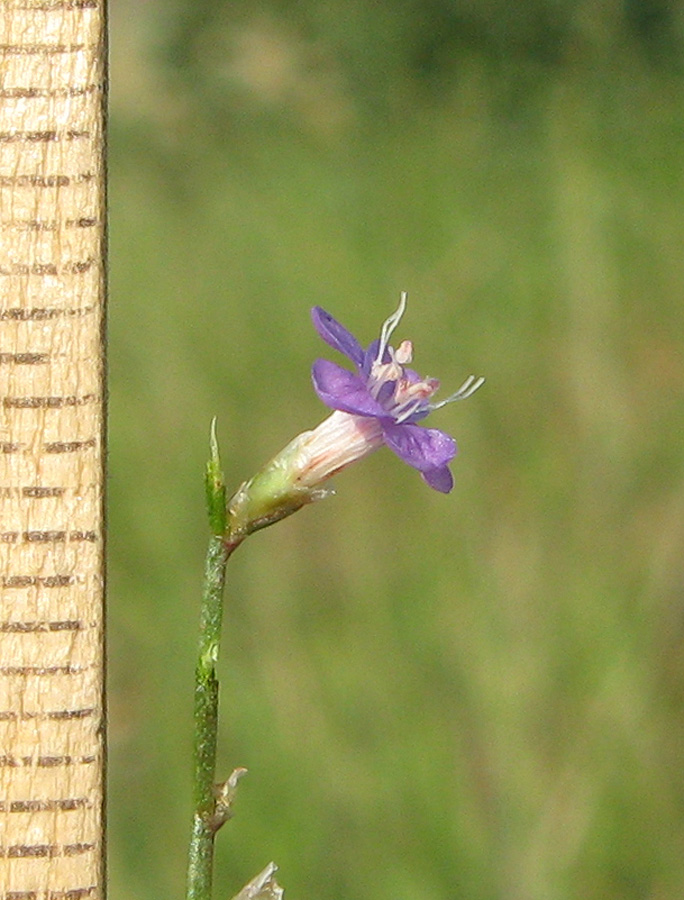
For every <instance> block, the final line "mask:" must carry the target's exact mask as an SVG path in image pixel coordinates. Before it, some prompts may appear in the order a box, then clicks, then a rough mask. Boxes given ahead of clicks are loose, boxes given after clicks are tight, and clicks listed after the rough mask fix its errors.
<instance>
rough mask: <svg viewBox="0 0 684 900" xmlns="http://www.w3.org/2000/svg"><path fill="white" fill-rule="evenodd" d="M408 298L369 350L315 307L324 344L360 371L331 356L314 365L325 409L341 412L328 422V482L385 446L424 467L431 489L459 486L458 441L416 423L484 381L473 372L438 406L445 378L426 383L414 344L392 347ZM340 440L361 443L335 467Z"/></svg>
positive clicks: (446, 490) (323, 469)
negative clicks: (454, 464) (455, 473)
mask: <svg viewBox="0 0 684 900" xmlns="http://www.w3.org/2000/svg"><path fill="white" fill-rule="evenodd" d="M406 297H407V295H406V293H402V295H401V302H400V303H399V308H398V309H397V310H396V312H395V313H394V314H393V315H391V316H390V317H389V319H387V321H386V322H385V323H384V325H383V326H382V330H381V332H380V339H379V340H376V341H373V342H372V343H371V345H370V346H369V347H368V349H367V350H364V349H363V347H362V346H361V344H359V342H358V341H357V340H356V338H355V337H354V336H353V335H352V334H350V332H348V331H347V329H346V328H344V326H342V325H340V323H339V322H337V321H336V320H335V319H334V318H333V317H332V316H331V315H330V314H329V313H327V312H326V311H325V310H324V309H321V307H320V306H316V307H314V308H313V309H312V310H311V317H312V319H313V323H314V326H315V328H316V330H317V331H318V333H319V334H320V336H321V337H322V338H323V340H324V341H326V342H327V343H328V344H330V346H331V347H333V348H334V349H335V350H339V352H340V353H343V354H344V355H345V356H346V357H347V358H348V359H349V360H350V361H351V362H352V363H353V364H354V366H355V367H356V372H350V371H349V370H347V369H343V368H342V367H341V366H338V365H337V364H336V363H333V362H330V361H328V360H326V359H318V360H316V362H315V363H314V365H313V369H312V378H313V384H314V388H315V389H316V393H317V394H318V396H319V397H320V399H321V400H322V401H323V403H325V404H326V406H329V407H330V408H331V409H333V410H336V412H335V413H333V415H332V416H331V417H330V419H328V420H326V422H329V423H330V425H327V426H326V436H325V437H326V453H325V454H324V455H325V460H322V459H321V458H320V457H319V463H320V464H319V465H318V466H317V467H316V466H315V468H316V473H317V475H320V474H321V473H322V472H325V476H324V477H329V475H331V474H334V472H335V471H339V470H340V469H341V468H343V467H344V466H346V465H348V464H349V462H352V461H353V460H354V459H358V458H360V457H361V456H365V455H367V454H368V453H370V452H372V451H373V450H376V449H377V448H378V447H380V446H382V444H385V445H386V446H387V447H389V449H390V450H392V452H393V453H395V454H396V455H397V456H398V457H399V458H400V459H402V460H403V461H404V462H405V463H408V464H409V465H410V466H413V468H414V469H418V471H419V472H420V473H421V475H422V477H423V479H424V480H425V481H426V482H427V484H429V485H430V487H432V488H434V489H435V490H437V491H441V492H442V493H445V494H447V493H449V491H450V490H451V489H452V487H453V484H454V480H453V477H452V475H451V471H450V470H449V463H450V462H451V460H452V459H453V458H454V456H455V455H456V442H455V441H454V439H453V438H452V437H451V436H450V435H448V434H446V433H445V432H444V431H440V430H439V429H437V428H424V427H423V426H422V425H419V424H417V423H418V422H420V421H421V420H422V419H424V418H425V417H426V416H427V415H429V413H430V412H432V411H433V410H435V409H439V408H440V407H442V406H445V405H446V404H447V403H451V402H452V401H454V400H463V399H465V398H466V397H470V396H471V394H473V393H474V392H475V391H476V390H477V389H478V388H479V387H480V385H482V384H483V382H484V378H475V377H474V376H473V375H471V376H470V377H469V378H468V379H467V380H466V381H465V382H464V383H463V385H461V387H460V388H459V390H458V391H456V393H455V394H452V395H451V396H450V397H448V398H447V399H446V400H442V401H441V402H439V403H433V402H432V397H433V395H434V394H435V392H436V391H437V389H438V388H439V381H437V379H435V378H421V377H420V375H418V373H417V372H415V371H414V370H413V369H410V368H408V363H410V362H411V359H412V356H413V346H412V344H411V342H410V341H403V342H402V343H401V344H400V345H399V346H398V347H397V348H396V350H395V349H394V348H393V347H391V346H390V344H389V339H390V337H391V335H392V332H393V331H394V329H395V328H396V327H397V325H398V324H399V321H400V319H401V317H402V315H403V314H404V310H405V309H406ZM323 424H324V425H325V424H326V423H323ZM320 427H322V426H319V428H320ZM317 431H318V430H317ZM312 434H314V433H312ZM341 438H344V439H349V438H352V442H351V444H353V445H354V446H353V448H352V446H351V444H350V445H349V452H348V453H347V455H346V456H345V458H344V462H343V464H342V465H339V466H335V467H332V466H331V465H330V463H331V460H332V455H333V454H332V450H333V449H334V445H337V446H338V447H339V446H340V439H341ZM349 456H352V457H353V458H351V459H350V458H349ZM326 466H327V468H326ZM331 469H332V470H331ZM307 480H308V479H307Z"/></svg>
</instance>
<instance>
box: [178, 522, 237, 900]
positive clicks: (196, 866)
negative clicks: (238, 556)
mask: <svg viewBox="0 0 684 900" xmlns="http://www.w3.org/2000/svg"><path fill="white" fill-rule="evenodd" d="M235 547H236V545H235V544H231V543H228V542H226V541H225V539H224V538H223V536H221V535H216V534H214V535H212V537H211V538H210V540H209V547H208V550H207V560H206V565H205V571H204V591H203V596H202V611H201V617H200V640H199V653H198V658H197V667H196V669H195V710H194V725H195V729H194V730H195V737H194V753H193V756H194V815H193V823H192V834H191V838H190V850H189V860H188V890H187V900H211V884H212V874H213V860H214V837H215V835H216V831H217V823H216V819H215V815H214V814H215V809H216V796H215V780H216V775H215V772H216V744H217V734H218V695H219V685H218V679H217V678H216V661H217V660H218V654H219V643H220V639H221V621H222V619H223V588H224V584H225V579H226V563H227V562H228V559H229V557H230V555H231V553H232V552H233V550H234V549H235Z"/></svg>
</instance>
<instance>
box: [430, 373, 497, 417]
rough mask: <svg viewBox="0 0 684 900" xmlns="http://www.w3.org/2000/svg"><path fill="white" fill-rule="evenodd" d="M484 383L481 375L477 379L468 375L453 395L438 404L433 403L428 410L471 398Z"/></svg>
mask: <svg viewBox="0 0 684 900" xmlns="http://www.w3.org/2000/svg"><path fill="white" fill-rule="evenodd" d="M484 383H485V379H484V378H483V377H482V376H481V375H480V377H479V378H476V377H475V376H474V375H469V376H468V377H467V378H466V380H465V381H464V382H463V384H462V385H461V386H460V388H459V389H458V390H457V391H456V393H455V394H452V395H451V396H450V397H447V398H446V400H442V401H441V402H440V403H433V404H432V405H431V407H430V408H431V409H441V408H442V407H443V406H446V405H447V403H452V402H453V401H454V400H467V399H468V397H472V396H473V394H474V393H475V391H476V390H478V389H479V388H481V387H482V385H483V384H484Z"/></svg>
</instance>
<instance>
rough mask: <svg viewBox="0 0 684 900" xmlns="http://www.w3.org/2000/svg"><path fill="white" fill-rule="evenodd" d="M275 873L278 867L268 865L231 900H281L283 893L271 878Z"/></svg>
mask: <svg viewBox="0 0 684 900" xmlns="http://www.w3.org/2000/svg"><path fill="white" fill-rule="evenodd" d="M277 871H278V866H277V865H276V864H275V863H273V862H271V863H269V864H268V865H267V866H266V868H265V869H264V871H263V872H260V873H259V874H258V875H257V877H256V878H253V879H252V880H251V881H250V882H249V884H246V885H245V886H244V887H243V889H242V890H241V891H240V893H239V894H236V895H235V897H233V900H283V894H284V891H283V889H282V888H281V887H280V885H279V884H278V882H277V881H276V880H275V878H274V877H273V876H274V875H275V873H276V872H277Z"/></svg>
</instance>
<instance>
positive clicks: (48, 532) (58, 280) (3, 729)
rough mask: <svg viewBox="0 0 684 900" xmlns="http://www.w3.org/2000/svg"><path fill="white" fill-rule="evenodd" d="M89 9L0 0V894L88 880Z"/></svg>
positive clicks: (100, 391) (94, 197) (58, 2)
mask: <svg viewBox="0 0 684 900" xmlns="http://www.w3.org/2000/svg"><path fill="white" fill-rule="evenodd" d="M104 96H105V9H104V6H103V3H100V2H97V0H42V2H41V0H33V2H30V0H7V2H0V900H82V898H89V900H90V898H92V900H96V898H100V897H103V896H104V861H103V860H104V855H103V840H102V831H103V763H104V712H103V710H104V707H103V662H104V659H103V657H104V652H103V648H104V641H103V596H104V570H103V566H104V564H103V559H104V552H103V551H104V519H103V460H104V433H105V432H104V421H105V418H104V401H105V398H104V374H103V373H104V362H103V360H104V339H103V323H104V306H105V166H104V159H105V157H104Z"/></svg>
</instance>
